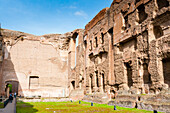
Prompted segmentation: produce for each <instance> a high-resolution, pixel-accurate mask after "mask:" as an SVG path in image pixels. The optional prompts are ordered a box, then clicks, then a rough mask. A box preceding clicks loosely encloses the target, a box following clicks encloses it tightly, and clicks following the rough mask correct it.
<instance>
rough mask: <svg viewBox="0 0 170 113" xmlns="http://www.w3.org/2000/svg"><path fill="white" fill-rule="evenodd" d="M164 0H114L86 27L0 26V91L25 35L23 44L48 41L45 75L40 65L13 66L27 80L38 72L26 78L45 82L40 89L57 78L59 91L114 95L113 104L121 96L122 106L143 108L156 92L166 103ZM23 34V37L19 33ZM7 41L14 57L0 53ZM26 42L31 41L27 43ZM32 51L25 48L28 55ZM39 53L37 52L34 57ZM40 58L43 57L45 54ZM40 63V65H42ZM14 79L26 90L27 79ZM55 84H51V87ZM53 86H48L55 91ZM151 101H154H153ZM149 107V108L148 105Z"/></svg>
mask: <svg viewBox="0 0 170 113" xmlns="http://www.w3.org/2000/svg"><path fill="white" fill-rule="evenodd" d="M169 3H170V0H114V1H113V3H112V4H111V6H110V8H104V9H103V10H101V11H100V12H99V13H98V14H97V15H96V16H95V17H94V18H93V19H92V20H91V21H90V22H89V23H88V24H87V25H86V26H85V29H76V30H74V31H72V32H68V33H65V34H51V35H43V36H33V35H30V34H25V33H22V32H14V31H8V30H7V31H6V30H4V31H3V30H1V31H3V32H2V35H0V37H2V39H3V41H4V43H2V42H3V41H1V40H0V45H1V46H0V48H1V49H0V53H1V58H2V61H3V62H2V61H1V60H0V65H1V64H2V63H6V64H2V65H1V70H0V73H1V74H0V76H1V78H2V79H0V80H1V81H0V83H1V84H2V85H1V87H0V88H1V89H0V90H1V92H2V91H4V88H5V84H6V81H7V78H9V79H14V78H15V77H13V76H11V75H10V72H11V70H13V72H14V71H15V72H17V66H18V65H17V63H16V62H15V61H18V62H21V61H20V59H17V58H16V57H14V56H16V54H15V51H17V49H15V45H17V44H20V43H21V42H22V41H23V40H25V41H27V42H25V41H24V42H25V44H28V43H29V42H28V41H31V43H35V41H37V43H40V45H41V44H45V45H46V47H45V48H47V45H48V47H49V46H50V47H51V46H53V48H51V49H48V50H47V51H48V52H47V54H49V55H50V56H49V57H50V58H49V59H48V60H49V61H50V62H51V63H52V68H51V67H50V65H51V63H49V62H48V63H47V62H46V63H44V64H45V65H46V66H47V67H46V68H50V69H52V70H55V71H54V72H49V73H48V74H46V75H44V70H45V69H44V68H43V69H41V70H40V71H39V72H41V74H39V73H37V71H36V70H35V69H34V68H33V69H31V71H29V70H28V69H29V68H28V69H27V68H26V69H25V70H24V69H20V68H19V67H18V70H19V69H20V70H22V71H23V70H24V72H25V73H26V74H25V76H27V77H26V78H27V80H28V78H29V77H31V75H40V77H37V76H32V77H31V78H35V79H36V78H41V80H40V82H42V83H41V85H40V86H39V87H41V88H44V89H42V91H45V90H46V89H48V88H49V89H50V88H51V86H49V87H43V85H49V84H48V83H49V82H50V83H51V85H56V84H58V85H59V87H62V88H64V90H63V91H64V92H65V93H66V95H64V96H68V95H69V97H70V98H72V99H84V100H88V101H89V100H90V101H96V102H99V103H103V102H108V101H109V100H111V99H112V98H115V97H117V98H116V99H118V101H115V102H113V103H116V104H117V105H119V104H120V106H121V102H120V101H125V104H123V106H126V104H127V103H128V102H129V103H131V105H127V106H126V107H137V108H140V109H142V108H143V109H146V108H147V105H152V104H153V103H149V102H151V100H152V99H153V98H155V102H162V103H163V105H165V106H166V109H168V107H167V106H169V104H167V103H169V98H170V97H169V94H170V92H169V89H170V13H169V12H170V11H169V9H170V7H169ZM23 37H26V38H24V39H23ZM22 43H23V42H22ZM25 44H24V45H25ZM2 45H3V46H2ZM24 45H22V46H24ZM40 45H39V46H40ZM12 46H14V47H13V52H12V51H11V53H10V54H11V55H13V57H12V58H16V59H15V60H10V57H6V55H7V53H8V51H6V52H5V53H4V54H3V49H5V50H8V49H9V47H12ZM41 46H42V45H41ZM27 47H33V46H32V45H31V44H30V45H29V46H27ZM24 49H25V50H26V49H27V48H24ZM19 50H20V49H19ZM21 50H22V49H21ZM25 50H23V51H25ZM55 50H56V51H55ZM50 51H51V52H50ZM53 53H54V54H53ZM55 53H56V54H55ZM34 55H35V54H33V55H32V54H29V53H28V56H30V57H33V56H34ZM53 55H54V56H53ZM56 55H57V56H58V57H57V56H56ZM42 56H43V55H42ZM47 56H48V55H47ZM25 57H26V56H25ZM25 57H23V59H24V58H25ZM39 58H41V55H39V56H38V57H36V59H39ZM43 58H44V59H42V60H41V61H42V62H45V61H44V60H47V59H46V57H43ZM7 60H8V61H12V63H13V64H14V67H15V69H13V68H12V69H11V68H10V66H11V64H12V63H11V64H10V62H7ZM34 60H35V59H34ZM21 65H23V63H21ZM42 65H43V64H42ZM42 65H41V66H40V67H39V68H42V67H43V66H42ZM5 66H6V68H5ZM33 66H34V65H33ZM60 66H62V68H60ZM18 73H21V72H20V71H18V72H17V73H15V74H16V75H17V77H18V80H19V79H21V80H23V78H22V77H23V76H21V75H22V74H18ZM51 74H52V76H51V79H49V75H51ZM42 78H46V79H42ZM24 80H26V79H24ZM32 82H36V80H33V81H32ZM19 84H20V86H22V89H23V90H25V91H28V92H31V90H30V89H28V86H30V85H28V84H29V83H28V81H27V82H26V84H27V85H26V84H25V83H22V82H20V81H19ZM23 87H24V88H23ZM33 87H34V86H33ZM35 87H36V86H35ZM39 87H36V89H39ZM45 88H46V89H45ZM58 89H59V88H55V90H58ZM53 90H54V89H51V90H50V91H48V92H51V93H52V94H54V95H55V92H53ZM38 91H39V90H38ZM33 92H34V91H33ZM46 92H47V91H46ZM21 93H23V91H21ZM141 94H146V97H141ZM150 94H153V95H155V94H163V96H162V95H158V96H156V97H152V95H151V96H150ZM28 95H29V93H28ZM163 98H167V101H166V102H165V99H163ZM141 99H142V100H143V101H142V102H141V101H140V100H141ZM126 100H127V101H126ZM160 100H161V101H160ZM122 103H123V102H122ZM148 103H149V104H148ZM111 104H112V102H111ZM153 106H159V105H155V103H154V104H153ZM159 109H160V111H168V110H162V107H160V108H159ZM149 110H152V109H150V108H149Z"/></svg>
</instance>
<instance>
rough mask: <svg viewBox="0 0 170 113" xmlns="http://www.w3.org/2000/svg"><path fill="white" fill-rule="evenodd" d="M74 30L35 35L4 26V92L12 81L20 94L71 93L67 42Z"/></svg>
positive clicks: (49, 95)
mask: <svg viewBox="0 0 170 113" xmlns="http://www.w3.org/2000/svg"><path fill="white" fill-rule="evenodd" d="M70 35H71V33H66V34H62V35H60V34H50V35H43V36H34V35H30V34H26V33H22V32H17V31H11V30H5V29H4V30H3V31H2V36H3V40H4V43H5V44H4V60H3V64H2V73H1V76H2V85H1V92H5V89H6V85H7V84H12V85H13V88H12V90H13V93H14V92H17V93H18V95H21V96H42V97H66V96H68V89H67V83H68V66H67V59H68V47H69V45H68V42H69V37H70Z"/></svg>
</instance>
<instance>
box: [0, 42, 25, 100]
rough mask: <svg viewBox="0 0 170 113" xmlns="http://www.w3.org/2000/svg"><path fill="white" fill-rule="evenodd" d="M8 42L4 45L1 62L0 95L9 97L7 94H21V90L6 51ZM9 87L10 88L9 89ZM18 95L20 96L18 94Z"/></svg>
mask: <svg viewBox="0 0 170 113" xmlns="http://www.w3.org/2000/svg"><path fill="white" fill-rule="evenodd" d="M8 47H11V46H9V42H6V43H4V59H3V62H2V71H1V75H2V84H1V95H2V96H7V97H8V96H9V93H13V94H14V93H15V92H16V93H17V95H18V94H19V92H22V89H21V87H20V85H19V80H18V77H17V74H16V71H15V68H14V64H13V62H12V61H11V56H10V53H9V50H8ZM9 86H10V87H9ZM19 95H20V94H19Z"/></svg>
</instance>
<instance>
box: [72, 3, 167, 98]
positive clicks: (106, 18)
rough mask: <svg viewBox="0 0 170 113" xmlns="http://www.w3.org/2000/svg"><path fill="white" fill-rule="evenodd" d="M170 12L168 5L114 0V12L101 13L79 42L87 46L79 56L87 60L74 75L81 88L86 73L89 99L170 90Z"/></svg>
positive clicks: (89, 24)
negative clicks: (90, 97) (94, 96)
mask: <svg viewBox="0 0 170 113" xmlns="http://www.w3.org/2000/svg"><path fill="white" fill-rule="evenodd" d="M168 8H169V1H168V0H163V1H161V0H114V1H113V3H112V4H111V6H110V8H105V9H103V10H101V11H100V12H99V13H98V14H97V15H96V16H95V17H94V18H93V19H92V20H91V21H90V22H89V23H88V24H87V25H86V27H85V32H84V37H83V40H81V42H79V45H83V44H84V46H78V47H77V49H78V50H79V51H78V53H77V54H78V56H81V55H83V56H84V57H81V58H82V59H83V58H84V60H78V61H77V63H76V65H77V66H76V67H75V70H74V71H75V73H76V74H75V76H76V77H75V79H74V80H75V83H76V82H77V83H76V86H77V88H79V87H78V83H79V81H80V79H78V78H80V77H79V75H81V74H80V73H82V72H84V76H83V77H84V82H83V84H84V85H83V86H84V87H83V89H84V92H85V94H86V93H88V94H94V93H101V94H103V93H107V94H108V96H109V98H110V97H114V96H113V94H115V96H116V94H117V93H118V94H157V93H160V92H162V91H167V90H168V88H169V84H170V80H169V76H170V74H169V68H170V67H169V65H170V64H169V51H170V45H169V39H170V36H169V31H170V30H169V29H170V28H169V25H170V24H169V22H170V21H169V18H170V15H169V9H168ZM80 50H82V51H80ZM83 51H84V52H83ZM83 62H84V63H83ZM80 67H81V71H80ZM83 67H84V68H83ZM83 69H84V70H83ZM103 75H104V76H103ZM81 76H82V75H81Z"/></svg>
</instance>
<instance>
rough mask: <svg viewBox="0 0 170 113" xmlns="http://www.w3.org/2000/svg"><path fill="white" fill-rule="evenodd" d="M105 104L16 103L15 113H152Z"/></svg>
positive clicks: (150, 112) (151, 112)
mask: <svg viewBox="0 0 170 113" xmlns="http://www.w3.org/2000/svg"><path fill="white" fill-rule="evenodd" d="M113 108H114V107H113V106H108V105H106V104H96V103H94V104H93V106H91V103H88V102H82V101H81V104H79V102H26V103H25V102H17V113H72V112H74V113H96V112H98V113H112V112H114V113H153V111H146V110H138V109H135V108H123V107H117V110H116V111H114V110H113Z"/></svg>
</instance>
